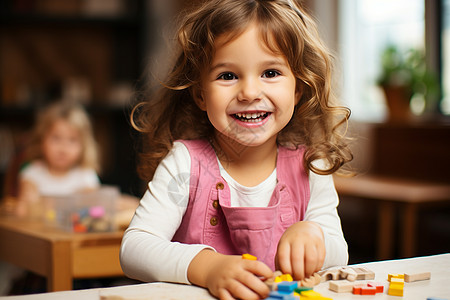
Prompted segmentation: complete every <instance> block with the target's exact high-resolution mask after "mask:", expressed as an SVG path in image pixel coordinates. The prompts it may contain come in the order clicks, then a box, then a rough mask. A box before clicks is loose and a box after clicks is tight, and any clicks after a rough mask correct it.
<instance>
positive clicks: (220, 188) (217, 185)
mask: <svg viewBox="0 0 450 300" xmlns="http://www.w3.org/2000/svg"><path fill="white" fill-rule="evenodd" d="M224 187H225V186H224V185H223V183H222V182H218V183H217V184H216V189H218V190H223V188H224Z"/></svg>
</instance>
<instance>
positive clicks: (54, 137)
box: [17, 101, 100, 215]
mask: <svg viewBox="0 0 450 300" xmlns="http://www.w3.org/2000/svg"><path fill="white" fill-rule="evenodd" d="M27 150H28V152H27V161H28V162H29V164H28V165H26V167H25V168H23V169H22V171H21V172H20V174H19V195H18V198H19V205H18V210H17V213H18V214H19V215H26V214H27V207H30V205H32V204H36V203H38V201H39V198H40V197H42V196H64V195H70V194H73V193H75V192H79V191H83V190H90V189H95V188H98V187H99V186H100V181H99V178H98V176H97V171H96V170H97V169H98V156H97V145H96V143H95V140H94V136H93V131H92V126H91V122H90V120H89V117H88V115H87V113H86V112H85V110H84V109H83V108H82V107H81V106H79V105H76V104H70V103H67V102H64V101H63V102H57V103H55V104H52V105H50V106H49V107H47V108H46V109H45V110H43V111H42V112H41V113H40V114H39V115H38V118H37V122H36V125H35V128H34V131H33V135H32V138H31V144H30V146H29V148H28V149H27Z"/></svg>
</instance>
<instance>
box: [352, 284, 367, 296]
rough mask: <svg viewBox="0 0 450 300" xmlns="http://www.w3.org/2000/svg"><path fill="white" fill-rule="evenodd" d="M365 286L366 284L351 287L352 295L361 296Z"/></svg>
mask: <svg viewBox="0 0 450 300" xmlns="http://www.w3.org/2000/svg"><path fill="white" fill-rule="evenodd" d="M365 286H367V285H366V284H355V285H354V286H353V290H352V292H353V294H355V295H361V289H362V288H363V287H365Z"/></svg>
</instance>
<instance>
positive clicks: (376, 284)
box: [367, 281, 384, 293]
mask: <svg viewBox="0 0 450 300" xmlns="http://www.w3.org/2000/svg"><path fill="white" fill-rule="evenodd" d="M367 285H368V286H371V287H375V288H376V290H377V293H382V292H383V291H384V285H383V284H382V283H379V282H373V281H370V282H368V283H367Z"/></svg>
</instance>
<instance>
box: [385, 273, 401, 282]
mask: <svg viewBox="0 0 450 300" xmlns="http://www.w3.org/2000/svg"><path fill="white" fill-rule="evenodd" d="M392 278H400V279H404V278H405V274H388V279H387V280H388V281H389V282H392Z"/></svg>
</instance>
